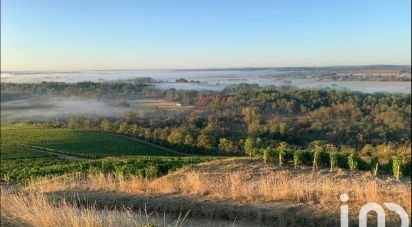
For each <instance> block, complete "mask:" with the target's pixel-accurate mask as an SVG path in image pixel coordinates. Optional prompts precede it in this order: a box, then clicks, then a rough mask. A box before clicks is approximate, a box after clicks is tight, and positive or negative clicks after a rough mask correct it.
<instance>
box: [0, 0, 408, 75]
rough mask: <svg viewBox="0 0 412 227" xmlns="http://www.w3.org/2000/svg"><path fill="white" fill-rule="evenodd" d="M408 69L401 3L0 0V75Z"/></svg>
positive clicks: (405, 18)
mask: <svg viewBox="0 0 412 227" xmlns="http://www.w3.org/2000/svg"><path fill="white" fill-rule="evenodd" d="M410 62H411V0H362V1H359V0H346V1H331V0H312V1H302V0H288V1H284V0H271V1H263V0H256V1H246V0H230V1H229V0H209V1H193V0H188V1H181V0H176V1H167V0H164V1H161V0H151V1H148V0H147V1H138V0H135V1H125V0H123V1H122V0H119V1H114V0H111V1H105V0H87V1H80V0H70V1H55V0H36V1H30V0H1V70H2V71H14V70H15V71H20V70H21V71H30V70H33V71H35V70H92V69H173V68H226V67H281V66H333V65H368V64H402V65H405V64H407V65H410Z"/></svg>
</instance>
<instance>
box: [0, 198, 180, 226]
mask: <svg viewBox="0 0 412 227" xmlns="http://www.w3.org/2000/svg"><path fill="white" fill-rule="evenodd" d="M162 218H163V217H162ZM1 219H2V220H6V221H7V224H8V225H10V226H42V227H49V226H50V227H56V226H59V227H60V226H61V227H65V226H73V227H83V226H89V227H92V226H93V227H99V226H107V227H111V226H113V227H114V226H116V227H117V226H119V227H121V226H125V227H126V226H137V227H146V226H147V227H149V226H150V227H154V226H166V223H165V222H164V223H163V224H161V225H160V224H159V222H161V221H159V220H161V218H159V217H158V218H157V219H156V220H154V217H152V216H151V214H148V213H147V212H145V213H133V212H132V211H130V210H128V209H126V208H123V209H119V210H106V209H97V207H94V206H84V205H78V204H77V203H76V202H75V201H71V202H68V201H66V200H64V199H59V200H58V201H50V200H49V199H48V198H47V197H46V196H45V195H44V194H42V193H36V192H31V193H23V192H5V191H4V190H2V192H1ZM183 222H184V219H182V220H180V219H178V220H177V221H176V225H175V226H180V225H181V224H182V223H183Z"/></svg>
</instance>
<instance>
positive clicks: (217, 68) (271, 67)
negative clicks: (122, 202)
mask: <svg viewBox="0 0 412 227" xmlns="http://www.w3.org/2000/svg"><path fill="white" fill-rule="evenodd" d="M376 66H379V67H380V66H382V67H412V65H411V64H365V65H318V66H305V65H303V66H259V67H256V66H244V67H208V68H112V69H111V68H108V69H66V70H64V69H62V70H60V69H54V70H52V69H44V70H42V69H37V70H7V69H4V70H3V69H1V72H2V73H4V72H21V73H30V72H39V73H44V72H56V73H57V72H63V73H65V72H85V71H167V70H171V71H173V70H176V71H178V70H182V71H190V70H193V71H202V70H212V71H213V70H216V71H219V70H231V69H236V70H248V69H250V70H255V69H256V70H262V69H285V68H339V67H342V68H345V67H348V68H349V67H376Z"/></svg>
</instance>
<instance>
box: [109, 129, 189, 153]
mask: <svg viewBox="0 0 412 227" xmlns="http://www.w3.org/2000/svg"><path fill="white" fill-rule="evenodd" d="M103 133H108V134H111V135H115V136H120V137H123V138H126V139H128V140H132V141H135V142H139V143H143V144H146V145H149V146H152V147H156V148H159V149H162V150H164V151H167V152H170V153H174V154H177V155H182V156H190V154H186V153H182V152H179V151H175V150H172V149H170V148H167V147H163V146H161V145H157V144H154V143H150V142H147V141H146V140H142V139H138V138H136V137H131V136H126V135H120V134H116V133H112V132H103Z"/></svg>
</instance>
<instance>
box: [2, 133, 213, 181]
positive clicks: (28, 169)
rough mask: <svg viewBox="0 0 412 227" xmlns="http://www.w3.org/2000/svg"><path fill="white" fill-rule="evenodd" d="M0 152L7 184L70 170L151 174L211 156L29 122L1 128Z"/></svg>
mask: <svg viewBox="0 0 412 227" xmlns="http://www.w3.org/2000/svg"><path fill="white" fill-rule="evenodd" d="M32 147H35V148H36V149H38V150H36V149H32ZM42 150H44V151H42ZM62 153H63V154H66V155H61V154H62ZM0 155H1V156H0V157H1V165H0V170H1V171H0V172H1V175H0V177H1V180H2V181H12V182H25V181H27V180H29V179H33V178H37V177H42V176H48V175H62V174H66V173H73V172H83V173H87V172H89V173H90V172H92V173H93V172H103V173H116V174H122V175H124V176H130V175H135V176H141V177H145V178H153V177H158V176H162V175H165V174H167V173H168V172H170V171H174V170H176V169H178V168H181V167H184V166H188V165H192V164H196V163H200V162H204V161H208V160H212V159H214V158H211V157H178V156H176V154H174V153H171V152H167V151H165V150H162V149H160V148H157V147H153V146H150V145H146V144H141V143H139V142H136V141H133V140H129V139H127V138H124V137H120V136H117V135H113V134H107V133H103V132H97V131H81V130H71V129H50V128H38V127H34V126H32V125H8V126H2V128H1V150H0ZM68 155H70V156H68ZM71 155H73V156H71ZM68 157H69V158H68ZM71 157H74V158H71ZM79 157H80V158H79ZM81 157H88V159H86V158H81ZM93 158H98V159H93Z"/></svg>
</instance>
